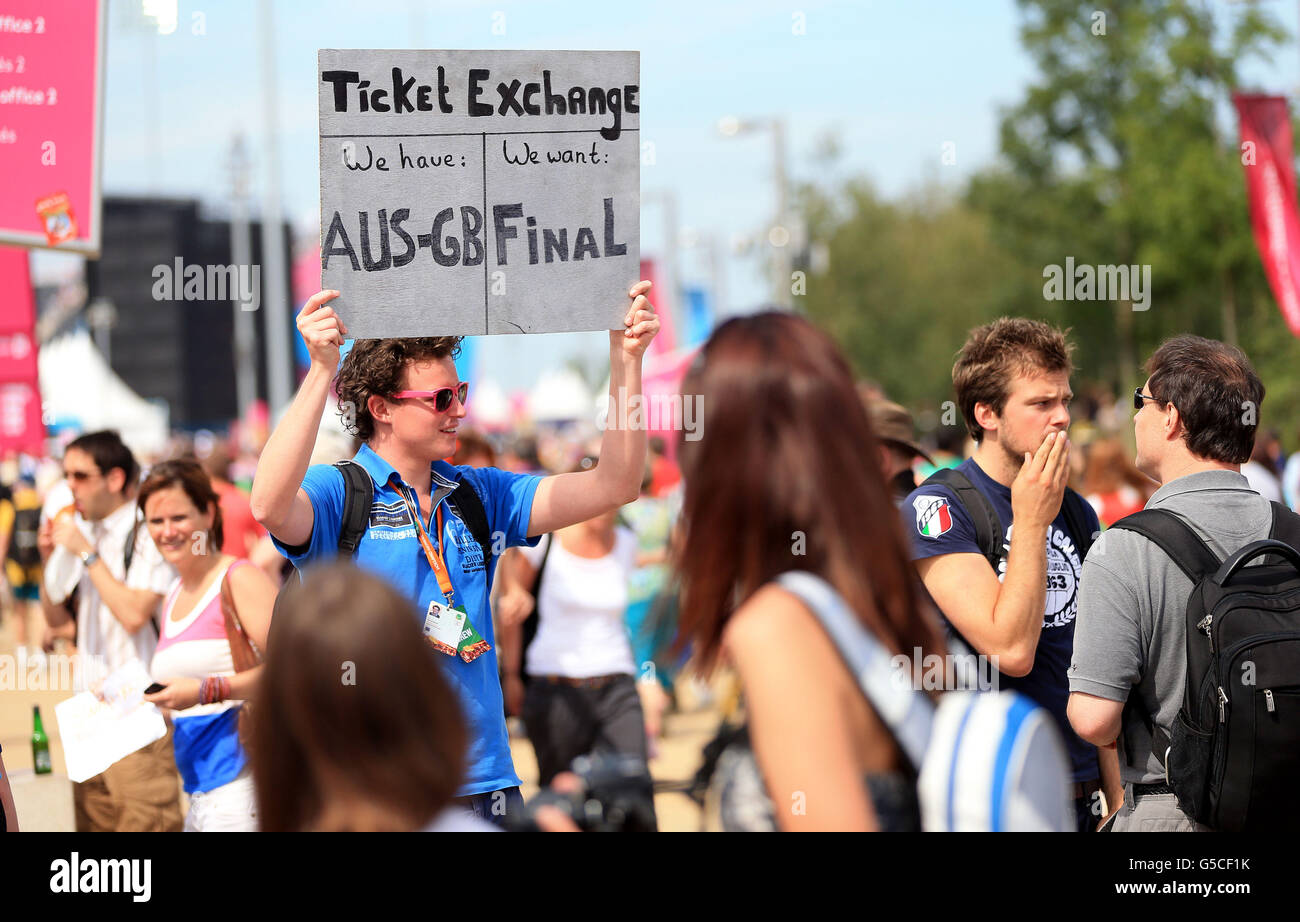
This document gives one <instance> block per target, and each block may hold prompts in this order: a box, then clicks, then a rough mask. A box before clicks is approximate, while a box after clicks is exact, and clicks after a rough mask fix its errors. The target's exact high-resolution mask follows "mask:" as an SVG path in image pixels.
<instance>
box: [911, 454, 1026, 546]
mask: <svg viewBox="0 0 1300 922" xmlns="http://www.w3.org/2000/svg"><path fill="white" fill-rule="evenodd" d="M930 484H940V485H942V486H945V487H947V488H948V489H949V490H951V491H952V492H953V495H954V496H956V498H957V502H958V503H960V504H961V507H962V508H963V509H965V510H966V514H967V515H968V516H970V520H971V523H972V524H973V525H974V526H975V543H976V544H978V545H979V546H980V548H981V549H982V550H983V552H984V557H985V559H986V560H988V562H989V565H990V566H992V567H993V569H994V570H995V571H996V570H997V568H998V563H1000V562H1001V560H1002V538H1003V536H1004V535H1005V534H1006V529H1004V528H1003V527H1002V520H1001V519H1000V518H999V517H998V511H997V510H996V509H994V508H993V503H991V502H990V501H989V498H988V497H987V496H985V495H984V494H983V493H981V492H980V491H979V490H977V489H976V488H975V484H973V483H971V482H970V478H969V477H967V476H966V475H965V474H963V473H962V472H961V471H959V470H957V469H956V468H955V467H945V468H940V469H939V470H937V471H935V472H934V473H933V474H931V475H930V476H929V477H927V478H926V481H925V483H923V484H921V486H922V487H928V486H929V485H930Z"/></svg>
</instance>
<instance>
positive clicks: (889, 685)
mask: <svg viewBox="0 0 1300 922" xmlns="http://www.w3.org/2000/svg"><path fill="white" fill-rule="evenodd" d="M777 582H778V583H779V584H780V585H781V587H782V588H784V589H786V590H788V591H789V592H792V593H794V595H796V596H798V597H799V599H800V600H801V601H803V603H804V604H805V605H807V606H808V608H809V609H810V610H811V611H812V613H813V614H814V615H816V616H817V620H818V621H820V622H821V625H822V627H823V628H825V630H826V633H827V635H828V636H829V637H830V639H831V642H832V643H834V644H835V648H836V649H837V650H838V651H839V654H840V656H841V657H842V658H843V660H844V663H845V665H846V666H848V667H849V671H850V672H852V673H853V676H854V678H855V679H856V680H857V682H858V686H859V687H860V688H861V689H862V693H863V695H865V696H866V699H867V701H868V702H869V703H870V704H871V706H872V708H873V709H874V710H875V712H876V714H878V715H879V717H880V719H881V721H882V722H883V723H884V724H885V726H886V727H888V728H889V731H890V732H891V733H892V734H893V736H894V739H895V740H897V741H898V745H899V747H900V748H901V749H902V750H903V752H904V754H906V756H907V758H908V761H909V762H911V763H912V766H913V767H914V768H915V769H916V770H917V771H918V772H919V771H920V769H921V762H922V759H923V758H924V756H925V750H926V747H927V746H928V745H929V742H930V729H931V725H932V723H933V721H934V705H933V704H931V702H930V700H929V699H928V698H926V697H925V695H923V694H922V693H921V692H919V691H917V690H916V689H915V688H913V686H912V682H911V679H910V677H906V676H903V677H900V676H899V674H898V672H897V670H895V669H894V666H893V662H892V660H893V657H892V656H891V655H890V653H889V651H888V650H886V649H885V647H884V646H883V645H881V643H880V641H878V640H876V638H875V637H873V636H872V635H871V632H870V631H868V630H867V629H866V628H864V627H863V626H862V624H861V623H860V622H859V621H858V619H857V618H856V617H854V615H853V612H852V611H850V610H849V607H848V605H847V604H846V603H845V602H844V600H843V599H842V598H841V597H840V595H839V593H838V592H836V591H835V589H834V588H833V587H832V586H831V585H830V584H829V583H827V582H826V581H825V580H824V579H822V578H821V577H820V576H816V575H814V574H812V573H806V572H803V571H789V572H786V573H782V574H781V575H780V576H779V577H777Z"/></svg>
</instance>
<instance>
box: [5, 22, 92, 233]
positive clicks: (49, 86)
mask: <svg viewBox="0 0 1300 922" xmlns="http://www.w3.org/2000/svg"><path fill="white" fill-rule="evenodd" d="M103 12H104V4H103V0H4V3H3V5H0V176H3V177H4V180H3V182H0V242H3V243H15V244H18V245H20V246H39V247H53V248H55V249H60V250H73V251H75V252H79V253H85V254H87V255H90V256H98V255H99V211H100V200H99V141H100V105H101V81H100V74H101V68H102V65H103V62H102V59H101V55H102V49H103V47H104V45H103V30H104V28H105V25H106V24H105V23H104V21H103V19H104V17H103Z"/></svg>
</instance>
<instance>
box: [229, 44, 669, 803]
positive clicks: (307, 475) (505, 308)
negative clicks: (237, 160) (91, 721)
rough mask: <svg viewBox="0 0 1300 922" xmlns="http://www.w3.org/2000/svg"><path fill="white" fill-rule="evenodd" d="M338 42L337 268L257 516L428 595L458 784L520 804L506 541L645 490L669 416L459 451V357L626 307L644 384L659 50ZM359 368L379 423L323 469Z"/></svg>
mask: <svg viewBox="0 0 1300 922" xmlns="http://www.w3.org/2000/svg"><path fill="white" fill-rule="evenodd" d="M319 64H320V67H319V71H320V73H319V78H320V80H319V88H320V95H319V102H320V124H321V147H320V152H321V161H320V164H321V232H322V233H321V236H322V242H321V281H322V288H324V289H325V290H323V291H321V292H319V293H318V294H316V295H315V296H314V297H312V298H311V300H309V301H308V302H307V305H306V306H305V307H304V308H303V310H302V313H300V314H299V315H298V330H299V332H300V333H301V334H302V336H303V339H304V340H305V342H306V344H307V350H308V352H309V354H310V356H311V367H310V369H309V370H308V372H307V377H306V379H305V380H304V381H303V383H302V386H301V387H300V388H299V391H298V394H297V396H296V397H295V398H294V401H293V404H292V406H291V407H290V409H289V412H288V413H287V414H286V416H285V417H284V419H283V420H282V421H281V422H280V425H279V426H277V427H276V430H275V432H274V433H272V435H271V438H270V440H269V441H268V442H267V444H266V448H265V450H264V451H263V452H262V457H261V460H260V461H259V463H258V468H257V475H256V478H255V479H254V481H253V493H252V498H251V502H252V507H253V515H254V516H255V517H256V518H257V520H258V522H260V523H261V524H262V525H263V526H265V527H266V529H267V530H268V531H269V532H270V533H271V535H272V537H273V538H274V539H275V542H276V545H277V546H278V547H279V549H280V551H281V553H283V554H284V555H285V556H286V557H288V558H289V559H290V560H291V561H293V563H294V565H295V566H298V567H300V568H301V567H305V566H307V565H309V564H310V563H312V562H315V561H317V560H326V559H330V558H332V557H334V556H336V555H339V554H343V555H347V554H351V555H352V556H353V557H354V558H355V560H356V562H357V563H358V564H359V565H360V566H362V567H365V568H367V569H370V570H372V571H374V572H377V573H379V574H380V575H381V576H383V577H385V578H386V579H388V580H389V582H391V583H392V584H393V585H394V586H395V587H396V588H398V589H399V590H400V591H402V592H403V593H404V594H405V595H406V596H407V597H408V598H409V599H411V601H412V603H413V604H414V605H415V606H416V607H417V609H418V612H419V615H420V617H421V618H422V619H423V622H422V623H423V626H424V633H425V639H426V641H427V642H428V643H429V644H430V646H432V647H433V648H434V649H435V650H437V651H439V653H441V654H445V655H446V659H445V660H443V662H444V664H445V665H446V670H445V675H446V677H447V679H448V680H449V681H450V682H451V683H452V685H453V686H454V687H455V688H456V691H457V692H458V695H459V698H460V701H461V704H462V707H463V709H464V713H465V718H466V722H467V724H468V729H469V737H470V739H469V750H468V752H467V755H466V764H467V771H466V775H465V777H464V779H463V783H462V785H461V788H460V790H459V796H460V797H461V798H462V800H463V801H464V803H465V805H466V806H467V807H469V808H470V809H472V810H473V811H474V812H475V813H477V814H478V815H479V816H482V817H484V818H486V819H488V820H491V821H493V822H498V823H503V822H504V820H505V815H506V814H507V813H508V812H510V811H511V810H513V809H515V808H516V807H518V806H522V798H521V797H520V796H519V788H518V786H519V783H520V782H519V778H518V777H517V776H516V775H515V771H514V764H513V762H512V761H511V758H510V746H509V740H508V737H507V733H506V726H505V717H504V709H503V706H502V696H501V685H500V680H499V679H498V672H497V654H496V651H495V649H494V647H495V637H494V634H493V625H492V612H491V609H490V607H489V604H488V596H489V593H490V592H491V586H492V579H493V576H494V575H495V571H496V564H497V558H498V557H499V555H500V554H501V552H503V551H504V550H505V549H506V548H507V547H511V546H518V545H524V544H530V545H534V544H536V543H537V539H538V537H540V536H541V535H543V534H546V533H548V532H552V531H555V530H556V529H559V528H564V527H566V526H569V525H573V524H576V523H578V522H582V521H586V520H588V519H591V518H594V517H595V516H598V515H601V514H603V513H606V512H609V511H610V510H612V509H615V508H617V507H618V506H621V505H623V504H625V503H628V502H631V501H632V500H634V499H636V497H637V495H638V492H639V488H640V483H641V476H642V472H643V470H644V465H645V450H646V433H645V431H644V429H632V428H630V426H629V425H628V424H627V423H624V424H623V425H619V423H618V421H617V420H616V421H615V422H614V423H611V424H609V425H607V426H606V428H605V431H604V437H603V441H602V443H601V453H600V463H599V464H598V465H597V466H596V467H595V468H593V469H592V470H590V471H583V472H581V473H572V474H561V475H559V476H555V477H545V478H543V477H537V476H532V475H520V474H511V473H507V472H506V471H502V470H497V469H496V468H471V467H453V466H452V465H450V464H448V463H447V462H446V461H444V460H443V459H444V458H448V457H450V456H451V455H452V453H453V452H454V451H455V449H456V430H457V427H458V426H459V423H460V420H461V419H463V418H464V416H465V400H466V399H467V397H468V393H467V391H468V386H467V385H466V384H465V383H464V382H461V381H459V380H458V376H457V373H456V366H455V363H454V361H453V359H454V358H455V356H456V353H457V351H458V349H459V346H460V340H461V336H462V335H464V334H481V333H518V332H547V331H562V330H599V329H606V330H609V331H610V336H609V360H610V382H609V385H610V395H611V401H614V400H620V401H623V400H625V401H627V404H628V405H629V406H630V405H632V402H633V399H635V400H640V394H641V361H642V357H643V356H644V354H645V351H646V347H648V346H649V345H650V341H651V340H652V339H654V336H655V334H656V333H657V332H658V331H659V319H658V317H656V316H655V312H654V308H653V307H652V306H651V305H650V302H649V301H648V300H646V292H647V291H649V289H650V283H649V282H646V281H640V282H637V281H635V280H636V278H637V274H638V269H639V241H638V237H637V228H638V206H639V175H640V166H639V159H638V156H637V153H638V152H637V142H636V137H637V118H638V115H637V113H638V112H639V109H640V107H639V105H638V103H637V99H636V97H637V93H638V87H637V85H636V84H637V81H638V79H639V76H638V61H637V55H636V53H634V52H601V53H596V52H591V53H588V52H434V51H337V50H336V51H322V52H320V55H319ZM629 289H630V290H629ZM620 290H627V297H628V299H629V300H628V302H624V303H620V301H619V299H618V298H617V297H616V296H613V297H612V295H614V293H615V292H618V291H620ZM349 336H353V337H355V338H356V339H357V342H356V344H355V346H354V348H353V349H352V351H351V352H349V353H348V356H347V358H346V359H345V360H344V361H343V363H342V367H339V354H340V351H339V347H340V346H341V345H342V344H343V340H344V338H345V337H349ZM336 369H338V391H339V398H340V405H341V406H342V407H343V411H344V414H345V418H344V422H345V424H347V425H349V427H350V428H352V429H354V431H355V432H356V434H357V436H358V437H359V438H361V440H362V441H363V442H364V443H365V444H364V445H363V446H362V447H361V449H360V450H359V451H358V452H357V455H356V458H355V459H354V461H353V462H352V463H351V464H350V465H343V466H329V465H315V466H312V467H310V468H309V467H308V463H309V458H310V455H311V451H312V446H313V443H314V441H315V437H316V431H317V428H318V426H319V424H320V419H321V414H322V413H323V412H324V409H325V402H326V399H327V397H328V396H329V391H330V383H331V380H332V379H333V378H334V373H335V370H336ZM629 395H631V396H629ZM615 405H616V406H621V405H623V404H622V403H616V404H615ZM616 415H617V414H616ZM364 497H368V498H369V501H368V502H365V501H364V500H363V499H362V498H364ZM358 510H360V511H358ZM341 668H342V667H341ZM376 680H379V681H382V677H373V676H372V677H354V678H353V681H376ZM358 744H359V745H360V741H359V743H358Z"/></svg>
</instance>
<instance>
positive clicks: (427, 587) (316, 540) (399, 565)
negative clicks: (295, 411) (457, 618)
mask: <svg viewBox="0 0 1300 922" xmlns="http://www.w3.org/2000/svg"><path fill="white" fill-rule="evenodd" d="M353 460H355V461H356V462H357V463H358V464H360V465H361V466H362V467H363V468H365V470H366V471H367V472H368V473H369V474H370V479H371V480H373V481H374V484H375V498H374V503H373V504H372V505H371V507H370V526H369V527H368V528H367V529H366V533H365V535H364V536H363V537H362V539H361V543H360V544H359V545H358V546H357V553H356V557H355V561H356V563H357V565H358V566H360V567H363V568H364V569H366V570H369V571H371V572H373V573H376V574H378V575H379V576H382V577H383V578H384V579H386V580H388V582H389V583H390V584H392V586H393V587H394V588H396V589H397V591H398V592H401V593H402V594H403V595H405V596H406V597H407V598H408V599H410V600H411V601H412V602H413V603H414V604H415V606H416V609H417V611H418V612H419V617H420V624H421V625H422V626H423V624H424V613H425V611H427V610H428V607H429V602H430V601H433V600H437V601H439V602H441V601H443V596H442V591H441V590H440V589H439V588H438V579H437V577H436V576H435V575H434V572H433V568H432V567H430V566H429V561H428V558H426V557H425V556H424V550H423V549H422V548H421V546H420V541H419V539H418V538H417V537H416V532H415V523H414V522H412V521H411V516H410V512H409V511H408V509H407V507H406V504H405V503H404V502H403V500H402V495H401V493H399V492H398V490H397V485H398V484H401V485H403V486H407V487H411V486H412V485H410V484H406V483H405V482H404V481H403V480H402V478H401V476H400V475H399V474H398V473H397V472H396V471H395V470H393V466H392V465H391V464H389V463H388V462H387V461H385V460H384V459H383V458H381V457H379V455H377V454H375V452H374V451H372V450H371V448H370V446H369V445H362V446H361V450H360V451H358V452H357V454H356V457H355V458H354V459H353ZM431 473H432V484H431V489H432V494H431V498H432V500H433V504H434V506H437V505H438V504H439V503H442V504H443V507H444V508H443V514H442V519H443V532H442V534H441V535H438V536H437V538H436V540H437V542H438V544H439V548H440V550H441V551H442V554H443V559H444V560H445V561H446V564H447V570H448V573H449V574H450V576H451V585H452V588H453V589H455V592H456V604H457V605H463V606H464V607H465V611H466V613H467V614H468V615H469V618H470V621H471V622H472V623H473V624H474V627H475V628H477V629H478V632H479V634H481V635H482V636H483V639H484V640H486V641H487V642H488V643H490V644H491V645H492V649H491V650H489V651H488V652H487V653H484V654H483V655H482V656H480V657H478V659H476V660H474V662H472V663H466V662H465V661H464V660H462V659H461V658H460V657H458V656H442V655H439V657H438V658H439V660H441V661H442V662H443V665H444V667H445V668H444V675H445V676H446V678H447V680H448V681H449V682H450V683H451V685H452V687H454V688H455V689H456V692H457V694H458V695H459V696H460V700H461V705H462V708H463V711H464V714H465V721H466V724H467V726H468V730H469V751H468V752H467V753H466V757H465V761H466V765H467V766H468V771H467V772H466V774H465V783H464V784H463V785H462V786H461V789H460V791H459V792H458V793H459V795H460V796H466V795H469V794H483V793H487V792H489V791H498V790H501V789H502V788H510V787H515V786H517V785H519V784H520V781H519V778H518V776H516V775H515V768H514V762H513V761H511V758H510V740H509V737H508V735H507V733H506V722H505V710H504V706H503V703H502V698H501V680H500V679H499V678H498V676H497V653H496V636H495V634H494V632H493V630H492V610H491V608H490V607H489V605H488V595H489V593H490V592H491V588H492V578H493V576H494V575H495V572H496V565H497V557H498V556H499V555H497V554H492V555H489V558H488V559H487V560H484V559H483V552H482V550H481V548H480V547H479V544H478V542H477V541H475V540H474V536H473V534H471V533H470V530H469V528H468V527H467V526H466V525H465V523H464V522H462V521H461V520H460V518H459V517H458V516H456V514H455V513H453V512H452V511H451V509H450V508H449V507H447V505H446V497H447V495H448V494H449V493H451V491H452V490H453V489H455V487H456V485H457V483H458V482H459V481H460V480H468V481H469V482H470V485H471V486H473V487H474V489H475V491H476V492H477V493H478V496H479V499H481V500H482V501H483V509H484V511H485V512H486V513H487V519H488V525H489V526H490V529H489V530H490V532H491V534H492V536H493V541H494V546H495V547H500V546H501V545H500V544H499V543H497V542H499V541H500V540H501V538H500V537H498V536H499V535H500V536H504V546H505V547H516V546H519V545H524V544H526V545H529V546H532V545H535V544H536V543H537V540H538V539H537V538H532V539H530V538H528V537H527V535H528V520H529V518H530V516H531V515H532V509H533V494H534V493H536V491H537V484H538V483H539V482H540V481H541V479H542V478H541V477H539V476H536V475H533V474H511V473H509V472H507V471H502V470H498V469H497V468H494V467H479V468H474V467H453V466H452V465H450V464H447V463H446V462H445V461H434V462H433V464H432V465H431ZM302 488H303V490H305V491H306V493H307V496H308V498H309V499H310V500H311V506H312V511H313V513H314V515H315V524H314V526H313V528H312V533H311V539H310V540H309V541H308V542H307V544H305V545H302V546H299V547H286V546H285V545H283V544H281V543H280V542H279V541H276V542H275V545H276V547H277V548H278V549H279V550H280V553H282V554H284V555H285V556H286V557H288V558H289V560H291V561H292V562H293V565H294V566H295V567H297V568H298V569H300V570H301V569H303V568H304V567H307V566H310V565H311V564H312V563H314V562H316V561H320V560H324V561H328V560H332V559H334V558H335V557H337V556H338V542H339V531H340V528H341V525H342V522H343V496H344V485H343V473H342V472H341V471H340V470H339V469H338V468H336V467H334V466H333V465H329V464H314V465H312V466H311V467H310V468H308V469H307V476H306V477H305V478H304V479H303V482H302ZM412 492H413V493H416V492H418V491H415V490H414V489H412ZM416 502H417V503H418V502H419V500H418V498H417V500H416ZM420 515H421V517H422V519H423V521H424V525H425V529H426V531H428V533H429V535H430V537H433V533H434V532H435V531H437V526H436V524H433V516H432V515H431V510H428V509H420Z"/></svg>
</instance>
